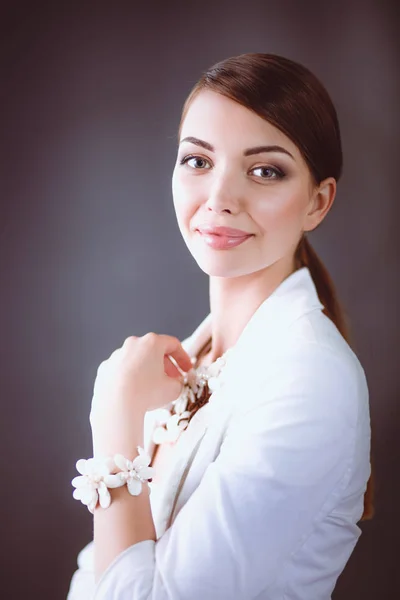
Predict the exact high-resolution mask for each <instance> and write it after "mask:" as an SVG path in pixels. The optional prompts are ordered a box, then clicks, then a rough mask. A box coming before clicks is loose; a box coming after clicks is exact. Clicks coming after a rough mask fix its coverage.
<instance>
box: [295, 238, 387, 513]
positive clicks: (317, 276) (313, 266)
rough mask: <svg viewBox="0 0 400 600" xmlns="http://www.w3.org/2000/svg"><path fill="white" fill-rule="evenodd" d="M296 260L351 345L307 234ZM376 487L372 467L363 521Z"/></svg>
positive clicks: (329, 283) (341, 312)
mask: <svg viewBox="0 0 400 600" xmlns="http://www.w3.org/2000/svg"><path fill="white" fill-rule="evenodd" d="M296 260H297V267H298V268H300V267H304V266H305V267H308V269H309V271H310V274H311V277H312V279H313V281H314V284H315V287H316V288H317V293H318V297H319V299H320V302H321V304H323V305H324V307H325V308H324V310H323V311H322V312H323V313H324V314H325V315H326V316H327V317H329V318H330V319H331V321H333V323H334V324H335V325H336V327H337V328H338V330H339V332H340V333H341V335H342V336H343V337H344V339H345V340H346V342H347V343H348V344H349V346H351V335H350V331H349V325H348V322H347V319H346V315H345V312H344V309H343V307H342V305H341V303H340V302H339V299H338V296H337V293H336V289H335V286H334V284H333V281H332V279H331V276H330V275H329V273H328V270H327V268H326V267H325V265H324V263H323V262H322V260H321V259H320V258H319V256H318V254H317V253H316V252H315V250H314V248H313V247H312V246H311V244H310V242H309V241H308V239H307V237H306V236H303V237H302V239H301V241H300V242H299V245H298V247H297V250H296ZM374 487H375V485H374V474H373V470H372V469H371V476H370V478H369V480H368V483H367V489H366V491H365V494H364V511H363V514H362V517H361V521H368V520H370V519H372V517H373V516H374V512H375V509H374V504H373V500H374Z"/></svg>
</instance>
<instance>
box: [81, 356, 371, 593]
mask: <svg viewBox="0 0 400 600" xmlns="http://www.w3.org/2000/svg"><path fill="white" fill-rule="evenodd" d="M286 359H287V362H286V364H282V369H281V367H279V369H278V370H279V372H280V374H279V376H276V377H274V378H273V381H271V380H268V381H265V382H264V383H262V384H261V383H259V384H258V386H257V387H253V389H250V387H249V397H248V398H243V402H242V406H243V410H241V411H240V414H239V413H236V416H235V417H234V419H233V420H232V422H231V424H230V426H229V428H228V431H227V434H226V437H225V439H224V442H223V444H222V446H221V450H220V453H219V455H218V457H217V459H216V460H215V461H214V462H213V463H211V464H210V465H209V466H208V468H207V470H206V472H205V474H204V476H203V478H202V480H201V482H200V485H199V486H198V488H197V489H196V491H195V492H194V493H193V494H192V496H191V497H190V498H189V500H188V501H187V503H186V504H185V505H184V506H183V507H182V509H181V510H180V512H179V513H178V515H177V517H176V519H175V521H174V523H173V524H172V526H171V527H170V528H169V529H168V530H167V531H166V532H165V533H164V535H163V536H162V537H161V538H160V539H159V540H158V541H157V542H154V541H151V540H148V541H144V542H139V543H138V544H134V545H133V546H131V547H130V548H128V549H126V550H125V551H124V552H122V553H121V554H120V555H119V556H117V557H116V559H115V560H114V561H113V563H112V564H111V565H109V567H108V568H107V570H106V571H105V572H104V573H103V575H102V577H101V578H100V580H99V582H98V584H97V586H96V591H95V596H94V598H95V600H139V599H140V600H144V599H146V600H204V598H209V599H215V598H218V600H225V599H226V600H228V599H229V600H250V599H254V598H256V597H257V596H258V595H259V594H260V593H261V592H262V591H266V590H268V589H269V588H270V587H271V586H272V585H273V584H274V582H275V580H276V577H277V576H278V575H279V573H280V567H281V565H282V563H283V562H284V561H285V560H287V559H288V558H289V557H290V555H291V554H292V553H293V552H295V551H296V549H297V548H299V547H300V546H301V544H302V543H303V542H304V541H305V540H306V539H307V537H308V536H309V535H310V534H311V533H312V531H313V527H314V526H315V523H316V522H317V521H318V519H320V518H323V517H324V516H325V515H326V514H327V513H328V512H329V511H330V510H332V507H333V506H334V505H335V502H336V501H337V498H338V497H340V494H341V493H342V490H343V488H344V486H345V485H346V484H347V481H348V478H349V476H350V471H351V463H352V457H353V451H354V444H355V428H356V423H357V412H358V401H359V399H358V390H357V376H356V374H355V371H354V369H353V367H352V365H351V364H350V363H349V362H347V361H345V360H342V359H338V358H337V357H336V356H335V355H333V353H332V354H331V353H328V354H327V353H326V352H325V351H323V352H321V347H320V346H317V345H316V344H310V345H309V346H307V347H305V348H304V347H303V348H302V349H301V352H299V353H297V354H296V355H295V356H292V357H286ZM283 362H284V361H283ZM254 395H255V396H254ZM71 600H75V599H74V598H73V597H72V598H71ZM78 600H81V598H80V597H79V599H78Z"/></svg>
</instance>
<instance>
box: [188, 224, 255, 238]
mask: <svg viewBox="0 0 400 600" xmlns="http://www.w3.org/2000/svg"><path fill="white" fill-rule="evenodd" d="M197 229H198V230H199V231H200V233H202V234H208V235H221V236H225V237H230V238H233V237H236V238H243V237H247V236H250V235H253V234H252V233H249V232H248V231H243V230H242V229H234V228H233V227H222V226H221V227H217V226H212V225H201V226H200V227H198V228H197Z"/></svg>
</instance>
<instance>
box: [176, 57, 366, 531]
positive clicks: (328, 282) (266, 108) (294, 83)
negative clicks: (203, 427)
mask: <svg viewBox="0 0 400 600" xmlns="http://www.w3.org/2000/svg"><path fill="white" fill-rule="evenodd" d="M202 90H210V91H213V92H216V93H219V94H222V95H223V96H226V97H227V98H230V99H231V100H233V101H235V102H237V103H239V104H241V105H242V106H244V107H246V108H248V109H249V110H252V111H253V112H255V113H256V114H257V115H258V116H260V117H261V118H263V119H265V120H266V121H268V122H269V123H271V124H272V125H274V126H275V127H276V128H277V129H279V130H280V131H282V132H283V133H284V134H285V135H286V136H287V137H288V138H289V139H290V140H292V141H293V142H294V143H295V144H296V146H297V147H298V148H299V150H300V152H301V154H302V156H303V158H304V160H305V162H306V163H307V165H308V167H309V169H310V173H311V176H312V178H313V180H314V183H315V184H316V185H318V184H320V183H321V181H323V180H324V179H326V178H327V177H334V178H335V179H336V181H338V180H339V178H340V175H341V172H342V145H341V136H340V129H339V122H338V118H337V114H336V110H335V107H334V105H333V103H332V100H331V98H330V96H329V94H328V92H327V91H326V89H325V87H324V86H323V85H322V83H321V82H320V81H319V80H318V79H317V77H316V76H315V75H313V73H311V71H309V70H308V69H307V68H306V67H304V66H302V65H300V64H298V63H296V62H294V61H292V60H289V59H287V58H284V57H282V56H277V55H274V54H260V53H249V54H242V55H240V56H235V57H232V58H228V59H226V60H223V61H222V62H219V63H217V64H216V65H214V66H213V67H211V68H210V69H209V70H208V71H206V72H205V73H204V74H203V75H202V76H201V78H200V79H199V81H198V82H197V83H196V85H195V86H194V88H193V89H192V91H191V92H190V94H189V96H188V98H187V99H186V102H185V104H184V107H183V111H182V117H181V122H180V127H179V132H180V130H181V127H182V123H183V121H184V119H185V116H186V113H187V111H188V109H189V106H190V104H191V102H192V101H193V99H194V98H195V97H196V96H197V95H198V94H199V93H200V92H201V91H202ZM295 260H296V266H297V268H300V267H302V266H307V267H308V268H309V270H310V273H311V276H312V279H313V281H314V283H315V286H316V288H317V292H318V296H319V299H320V301H321V303H322V304H323V305H324V310H323V312H324V313H325V314H326V315H327V316H328V317H329V318H330V319H331V320H332V321H333V323H334V324H335V325H336V327H337V328H338V330H339V331H340V333H341V334H342V336H343V337H344V339H345V340H346V341H347V342H348V343H349V344H350V333H349V326H348V324H347V322H346V317H345V314H344V310H343V308H342V306H341V305H340V302H339V299H338V296H337V294H336V290H335V286H334V284H333V282H332V279H331V277H330V275H329V273H328V271H327V269H326V267H325V266H324V264H323V262H322V261H321V259H320V258H319V257H318V255H317V254H316V252H315V250H314V249H313V248H312V246H311V244H310V242H309V241H308V239H307V237H305V235H303V237H302V238H301V240H300V242H299V244H298V246H297V249H296V252H295ZM204 401H205V400H203V402H202V403H201V405H203V404H204ZM199 407H200V406H196V407H195V410H194V412H197V410H198V408H199ZM193 414H194V413H193ZM373 484H374V480H373V475H372V473H371V477H370V479H369V481H368V484H367V489H366V492H365V495H364V512H363V515H362V517H361V520H368V519H371V518H372V517H373V515H374V506H373V491H374V485H373Z"/></svg>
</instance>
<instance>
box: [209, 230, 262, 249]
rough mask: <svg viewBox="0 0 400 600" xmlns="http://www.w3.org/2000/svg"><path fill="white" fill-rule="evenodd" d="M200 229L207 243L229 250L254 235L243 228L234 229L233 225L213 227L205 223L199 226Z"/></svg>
mask: <svg viewBox="0 0 400 600" xmlns="http://www.w3.org/2000/svg"><path fill="white" fill-rule="evenodd" d="M198 231H199V233H200V235H201V236H202V238H203V239H204V241H205V242H206V244H208V245H209V246H210V247H211V248H214V249H215V250H227V249H228V248H234V247H235V246H239V245H240V244H243V242H245V241H246V240H248V239H249V238H250V237H252V236H253V234H252V233H247V232H246V231H242V230H241V229H233V228H232V227H212V226H209V225H204V226H201V227H199V228H198Z"/></svg>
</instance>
